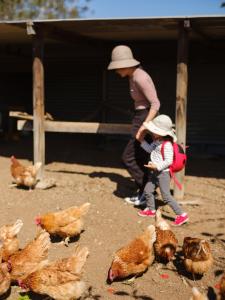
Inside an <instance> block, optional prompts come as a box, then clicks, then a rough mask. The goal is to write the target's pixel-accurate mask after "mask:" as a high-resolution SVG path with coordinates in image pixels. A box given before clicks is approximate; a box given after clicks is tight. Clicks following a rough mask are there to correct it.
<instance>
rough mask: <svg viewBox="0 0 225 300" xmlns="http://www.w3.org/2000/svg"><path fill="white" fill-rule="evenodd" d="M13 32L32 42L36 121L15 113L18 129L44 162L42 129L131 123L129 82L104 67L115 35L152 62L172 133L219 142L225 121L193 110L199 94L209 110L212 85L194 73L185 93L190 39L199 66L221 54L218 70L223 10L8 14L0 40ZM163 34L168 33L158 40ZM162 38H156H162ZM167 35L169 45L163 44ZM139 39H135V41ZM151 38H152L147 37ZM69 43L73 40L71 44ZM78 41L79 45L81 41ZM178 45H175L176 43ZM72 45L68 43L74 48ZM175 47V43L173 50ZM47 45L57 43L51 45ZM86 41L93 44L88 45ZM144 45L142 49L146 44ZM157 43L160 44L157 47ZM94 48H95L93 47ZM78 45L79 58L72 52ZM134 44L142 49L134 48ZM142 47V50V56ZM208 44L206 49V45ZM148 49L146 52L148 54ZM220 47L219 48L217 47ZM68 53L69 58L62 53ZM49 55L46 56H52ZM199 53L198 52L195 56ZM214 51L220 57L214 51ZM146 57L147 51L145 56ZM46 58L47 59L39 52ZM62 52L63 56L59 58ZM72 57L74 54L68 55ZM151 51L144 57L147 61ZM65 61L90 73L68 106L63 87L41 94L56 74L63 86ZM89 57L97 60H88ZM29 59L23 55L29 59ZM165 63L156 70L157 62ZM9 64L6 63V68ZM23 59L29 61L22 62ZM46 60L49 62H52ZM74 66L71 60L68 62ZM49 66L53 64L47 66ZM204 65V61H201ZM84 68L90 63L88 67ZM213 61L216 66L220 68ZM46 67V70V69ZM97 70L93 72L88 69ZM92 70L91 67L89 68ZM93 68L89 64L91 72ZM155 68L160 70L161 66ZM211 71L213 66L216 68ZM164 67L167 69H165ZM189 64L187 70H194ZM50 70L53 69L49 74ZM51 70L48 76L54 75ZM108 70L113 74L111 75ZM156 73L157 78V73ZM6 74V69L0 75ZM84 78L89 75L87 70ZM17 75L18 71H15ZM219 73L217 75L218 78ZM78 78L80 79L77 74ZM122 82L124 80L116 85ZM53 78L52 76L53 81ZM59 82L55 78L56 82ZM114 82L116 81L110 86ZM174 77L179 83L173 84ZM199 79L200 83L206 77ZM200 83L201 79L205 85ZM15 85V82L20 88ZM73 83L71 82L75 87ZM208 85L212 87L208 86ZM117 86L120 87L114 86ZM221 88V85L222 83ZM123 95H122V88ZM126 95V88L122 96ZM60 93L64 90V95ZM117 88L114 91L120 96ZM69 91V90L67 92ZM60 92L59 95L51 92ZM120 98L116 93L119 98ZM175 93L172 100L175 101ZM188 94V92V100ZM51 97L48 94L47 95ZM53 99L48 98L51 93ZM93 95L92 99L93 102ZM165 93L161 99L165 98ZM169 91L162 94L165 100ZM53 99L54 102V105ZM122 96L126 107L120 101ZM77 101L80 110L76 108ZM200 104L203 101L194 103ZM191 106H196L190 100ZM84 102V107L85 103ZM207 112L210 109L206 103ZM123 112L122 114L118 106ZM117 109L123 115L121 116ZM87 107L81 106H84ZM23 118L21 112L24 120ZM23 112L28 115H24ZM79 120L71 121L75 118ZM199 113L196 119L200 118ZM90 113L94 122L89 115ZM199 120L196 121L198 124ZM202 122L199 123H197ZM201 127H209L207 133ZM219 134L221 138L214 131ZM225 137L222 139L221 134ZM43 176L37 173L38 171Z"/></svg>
mask: <svg viewBox="0 0 225 300" xmlns="http://www.w3.org/2000/svg"><path fill="white" fill-rule="evenodd" d="M6 31H7V32H11V34H12V36H11V39H12V41H14V43H20V42H21V41H23V42H25V43H29V46H26V47H24V48H26V49H29V47H30V44H31V41H32V47H33V117H31V119H32V118H33V125H32V123H31V121H32V120H30V121H29V118H27V117H25V116H24V117H21V116H18V117H19V118H20V119H21V120H19V121H18V128H19V130H33V131H34V161H37V160H39V161H42V163H43V165H44V161H45V132H82V133H85V132H87V133H103V134H128V132H129V128H130V125H129V124H127V123H128V122H127V121H128V120H129V119H128V115H129V109H128V105H127V104H128V102H129V103H130V99H128V96H127V88H126V89H125V85H123V86H122V81H121V80H120V81H119V80H118V82H117V81H116V78H113V75H109V72H107V71H106V66H107V64H108V61H109V58H110V52H111V49H112V47H113V46H114V45H115V44H118V43H126V44H128V45H131V47H132V49H135V57H136V56H137V58H139V59H140V60H141V61H144V62H146V61H147V64H149V65H150V74H151V75H152V74H153V80H154V81H158V82H156V85H157V90H158V91H159V94H160V99H161V102H162V104H163V105H162V109H161V113H166V114H169V115H170V116H171V117H172V118H173V115H174V113H175V117H176V133H177V137H178V142H179V143H183V145H184V146H185V145H186V131H187V128H188V130H189V134H190V132H191V140H190V142H191V143H197V144H204V143H208V142H209V136H210V142H212V143H223V140H222V138H221V134H223V132H224V131H223V125H222V127H221V125H220V126H219V125H218V126H217V127H218V128H217V127H216V125H215V124H214V129H213V130H212V129H211V127H209V126H208V119H207V114H206V117H204V115H205V114H201V119H200V118H199V111H198V101H199V99H200V101H202V102H201V103H202V104H201V105H202V106H203V107H204V109H206V108H205V107H206V106H207V107H209V108H207V109H208V110H209V111H210V110H211V103H212V97H214V95H215V94H214V93H213V94H212V95H210V96H208V95H209V92H207V93H206V96H207V97H209V98H207V97H205V94H202V95H201V94H200V96H199V92H198V91H199V90H200V89H201V87H198V85H195V80H192V86H194V87H193V88H192V90H191V93H192V95H191V97H187V94H188V77H189V78H190V76H188V64H187V61H188V48H189V41H191V43H190V44H193V43H194V47H195V49H196V50H195V51H197V54H196V57H195V51H193V50H192V61H193V60H195V62H197V63H195V66H196V67H195V68H196V69H197V71H198V68H200V67H201V66H200V67H199V65H198V64H199V62H198V61H199V59H200V63H201V60H202V61H203V60H204V59H205V61H207V63H208V57H210V58H211V57H212V56H213V55H212V54H215V55H214V56H213V57H214V58H215V59H218V62H217V66H221V70H219V72H220V73H221V72H223V71H222V70H224V68H222V66H223V63H224V62H223V61H222V60H221V58H222V59H223V57H224V55H222V54H220V56H218V55H217V53H218V52H217V51H218V49H223V47H224V48H225V45H224V43H223V40H224V37H225V17H224V16H216V17H190V18H183V17H180V18H155V19H154V18H146V19H124V20H68V21H66V20H52V21H34V22H33V23H32V22H6V23H3V24H1V23H0V46H1V44H3V45H4V41H7V42H8V41H9V37H8V36H10V33H9V34H8V36H7V37H6V36H5V35H2V33H3V32H6ZM27 34H29V35H32V40H31V39H30V40H29V38H28V35H27ZM44 41H45V45H46V44H47V46H48V49H47V52H46V50H45V54H44V53H43V49H44ZM162 41H165V42H164V43H162ZM65 43H66V45H67V46H68V47H67V49H70V48H71V51H69V50H68V51H67V52H65V54H64V53H62V54H61V56H60V60H61V61H60V63H61V65H60V66H61V67H63V68H62V72H61V69H60V66H59V65H58V62H57V68H55V69H54V68H52V66H53V65H56V61H57V59H58V58H57V57H59V54H58V56H57V55H55V52H56V50H57V49H59V47H61V48H60V49H59V50H58V52H62V51H64V50H62V49H63V48H65ZM160 43H161V44H160ZM166 43H167V45H168V47H167V46H165V45H166ZM136 44H137V46H136ZM149 44H150V45H149ZM69 45H70V46H69ZM82 45H83V46H82ZM176 46H177V47H176ZM72 47H73V48H72ZM176 48H177V51H176ZM206 48H207V49H208V52H209V54H208V56H205V58H204V53H203V52H205V51H203V50H202V49H206ZM49 49H50V50H51V49H54V50H52V51H50V50H49ZM90 49H91V50H90ZM145 49H147V50H145ZM159 49H160V51H161V52H160V51H159ZM93 50H94V51H95V54H93V53H92V51H93ZM5 51H6V52H7V55H8V57H11V58H12V60H11V61H13V59H14V58H15V59H17V58H18V57H19V58H20V59H24V60H25V59H26V60H27V57H28V54H27V52H26V51H24V52H23V51H21V52H17V50H15V49H14V48H13V47H11V46H9V47H8V46H7V47H6V46H5ZM74 51H77V53H78V52H79V53H80V54H79V55H80V56H79V59H80V60H81V62H79V61H78V59H76V58H75V57H74V56H72V54H71V53H72V52H74ZM138 51H139V52H138ZM144 51H146V53H145V58H144ZM206 52H207V51H206ZM149 53H151V54H150V55H149ZM220 53H223V51H222V50H220ZM68 54H69V56H68V58H67V55H68ZM54 55H55V57H53V58H52V61H51V56H54ZM200 56H201V57H200ZM217 56H218V58H217ZM149 57H150V58H149ZM176 57H177V72H176V73H175V72H174V71H173V69H175V68H174V67H175V60H174V58H176ZM44 58H45V59H44ZM63 59H64V61H62V60H63ZM71 59H72V62H71ZM148 59H149V61H148ZM155 60H157V64H155V65H154V61H155ZM46 61H47V65H48V67H47V68H46V66H44V62H46ZM65 61H66V62H67V63H68V62H69V66H68V69H69V67H70V66H71V69H72V68H75V69H77V67H76V66H77V65H79V66H80V69H79V72H80V70H81V68H84V69H85V76H86V75H88V80H87V82H88V89H87V88H86V89H85V84H86V82H85V84H84V91H85V92H84V91H83V92H82V93H80V94H82V95H83V94H85V96H86V99H85V101H86V102H85V103H84V99H83V98H79V97H80V94H79V92H78V95H77V97H76V98H74V99H75V100H73V101H72V99H69V100H68V93H67V94H66V95H67V96H65V97H64V98H63V99H62V100H63V102H64V101H65V105H67V106H68V107H69V109H65V108H64V107H63V106H62V105H61V104H60V105H59V101H60V97H61V96H60V95H62V94H60V95H58V94H57V91H56V92H55V93H54V95H53V94H52V95H50V96H49V95H48V96H47V97H46V99H45V92H47V93H48V91H49V87H48V84H49V80H52V82H53V81H55V80H57V79H58V82H57V83H55V87H54V88H52V91H53V90H58V89H57V88H58V87H59V85H61V83H63V84H64V90H65V91H66V90H67V87H69V88H70V86H68V85H65V82H66V80H67V78H65V80H64V81H63V79H64V73H63V70H64V72H65V67H64V65H65ZM93 61H94V62H93ZM27 62H28V60H27ZM159 64H160V66H163V64H164V65H165V67H164V68H161V70H160V71H158V70H159V68H158V65H159ZM8 65H9V64H7V68H8ZM27 66H28V63H27ZM49 66H50V67H49ZM72 66H73V67H72ZM51 68H52V70H53V71H52V72H51V73H50V72H49V69H51ZM205 68H208V65H206V66H205ZM46 69H47V71H48V72H49V73H48V79H47V80H44V77H45V74H44V73H46V72H45V71H46ZM87 69H88V71H87ZM217 69H218V68H217ZM44 70H45V71H44ZM93 70H94V72H93ZM58 71H60V72H59V73H60V74H61V77H59V78H57V77H56V76H55V75H56V74H55V72H58ZM79 72H78V74H77V77H76V80H78V81H79V77H80V75H81V73H79ZM88 72H89V73H88ZM90 72H92V73H91V74H92V75H90ZM159 72H160V74H159ZM219 72H216V74H219ZM163 74H165V75H164V77H163ZM193 74H194V73H193V72H192V74H191V75H192V76H193ZM54 76H55V77H54ZM194 76H195V77H194V78H195V79H196V78H198V74H196V75H195V74H194ZM52 77H53V79H52ZM109 77H110V78H109ZM157 77H158V78H157ZM4 78H5V77H4ZM95 78H99V81H101V87H100V88H99V89H98V90H97V89H96V88H95V86H96V84H97V81H94V80H95ZM171 78H174V81H173V80H171ZM220 78H222V76H221V74H220V75H218V79H219V80H220ZM85 79H86V78H85ZM16 80H17V81H18V76H17V77H16ZM217 81H218V80H217ZM44 83H47V86H46V87H45V86H44ZM81 83H82V84H83V82H81ZM118 84H121V87H118ZM158 84H159V85H160V84H161V88H158ZM51 85H53V83H51ZM57 85H58V86H57ZM116 85H117V87H116V88H115V86H116ZM175 85H176V86H175ZM203 86H204V85H203ZM77 87H78V88H79V83H78V85H77ZM204 87H205V86H204ZM214 87H215V88H214V90H216V87H217V90H218V82H216V80H215V82H214ZM123 89H124V90H126V94H125V93H124V94H123V93H122V95H121V91H122V90H123ZM18 90H19V89H18ZM74 90H75V88H74V89H73V91H74ZM88 90H90V94H92V95H93V93H95V92H98V95H96V96H95V97H92V95H91V96H90V95H89V94H88ZM211 90H212V89H211ZM116 91H118V94H116ZM221 91H223V90H222V89H221ZM120 95H121V96H120ZM125 95H126V96H125ZM222 95H223V92H221V97H220V100H219V101H220V102H219V106H218V110H220V111H221V109H220V107H223V103H224V100H223V98H222ZM63 96H64V95H63ZM118 96H119V97H118ZM69 97H71V94H70V95H69ZM125 97H127V100H126V101H127V102H123V101H124V98H125ZM53 98H55V99H56V98H57V100H55V99H53ZM117 98H119V99H118V100H117ZM175 98H176V101H175ZM187 98H190V99H188V101H187ZM49 99H50V100H49ZM52 99H53V100H52ZM90 99H91V100H92V99H93V103H91V101H90ZM162 99H163V100H162ZM165 99H166V101H165ZM55 104H56V105H55ZM121 104H123V107H121ZM79 105H80V110H79ZM199 105H200V104H199ZM45 106H46V109H47V110H49V107H50V111H49V112H50V113H53V116H54V113H55V112H56V113H58V115H59V116H60V118H56V120H53V121H49V120H46V119H44V112H45ZM84 106H85V107H86V108H87V107H88V108H87V114H88V115H87V117H86V116H85V118H84V117H83V116H82V117H79V118H78V117H77V116H78V115H79V116H80V115H81V113H83V111H84V109H83V107H84ZM189 107H191V111H190V110H189V114H190V118H189V120H191V122H190V121H189V123H187V114H188V109H189ZM193 107H194V108H193ZM82 109H83V110H82ZM69 110H70V111H71V115H69V116H68V115H67V114H68V111H69ZM210 112H211V111H210ZM121 113H122V114H123V116H124V118H123V117H122V114H121ZM118 114H121V117H118ZM83 115H84V114H83ZM23 119H24V120H23ZM27 120H28V121H27ZM74 120H76V122H74ZM198 120H200V121H199V122H201V123H199V122H197V121H198ZM90 121H91V122H90ZM196 124H197V125H196ZM199 124H200V125H199ZM215 129H217V136H215V135H213V133H212V134H211V135H210V130H211V131H212V132H215ZM205 132H206V133H207V134H205ZM217 137H218V138H217ZM224 143H225V141H224ZM40 176H42V175H41V174H40ZM178 179H179V180H180V181H181V182H183V179H184V172H182V173H180V174H179V178H178ZM183 193H184V190H182V191H179V190H176V189H175V196H176V198H182V197H183Z"/></svg>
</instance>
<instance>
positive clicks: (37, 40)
mask: <svg viewBox="0 0 225 300" xmlns="http://www.w3.org/2000/svg"><path fill="white" fill-rule="evenodd" d="M43 52H44V41H43V35H42V32H41V31H37V32H36V35H34V36H33V117H34V120H33V127H34V130H33V132H34V133H33V143H34V146H33V147H34V163H36V162H39V161H40V162H41V163H42V167H41V169H40V172H39V174H38V178H39V179H42V177H43V169H44V164H45V130H44V66H43Z"/></svg>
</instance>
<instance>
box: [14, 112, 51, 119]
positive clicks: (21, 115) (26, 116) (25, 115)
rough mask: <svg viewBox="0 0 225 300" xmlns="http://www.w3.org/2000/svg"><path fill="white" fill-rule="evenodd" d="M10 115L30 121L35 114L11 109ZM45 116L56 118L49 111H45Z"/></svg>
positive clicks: (46, 117)
mask: <svg viewBox="0 0 225 300" xmlns="http://www.w3.org/2000/svg"><path fill="white" fill-rule="evenodd" d="M9 116H10V117H12V118H17V119H22V120H30V121H31V120H33V119H34V117H33V115H29V114H28V113H26V112H23V111H10V112H9ZM44 118H45V120H54V119H53V117H52V115H51V114H49V113H45V116H44Z"/></svg>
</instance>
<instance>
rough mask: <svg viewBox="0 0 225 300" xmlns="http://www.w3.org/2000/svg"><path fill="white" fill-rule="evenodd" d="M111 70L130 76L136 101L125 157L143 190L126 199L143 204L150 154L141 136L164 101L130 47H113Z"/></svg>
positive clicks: (124, 161)
mask: <svg viewBox="0 0 225 300" xmlns="http://www.w3.org/2000/svg"><path fill="white" fill-rule="evenodd" d="M108 70H115V72H116V73H117V74H119V75H120V76H121V77H122V78H124V77H128V79H129V84H130V95H131V98H132V99H133V100H134V116H133V119H132V129H131V138H130V140H129V142H128V144H127V146H126V148H125V150H124V153H123V156H122V160H123V163H124V164H125V166H126V168H127V170H128V172H129V173H130V175H131V177H132V178H133V179H134V180H135V182H136V184H137V187H138V189H139V193H138V196H137V197H127V198H125V200H126V201H127V202H129V203H132V204H135V205H140V204H141V203H140V197H141V195H142V193H143V190H144V187H145V184H146V182H147V170H146V168H145V167H144V164H146V163H147V162H148V155H147V153H146V152H145V151H144V150H143V149H142V148H141V147H140V143H139V142H138V140H137V139H139V137H140V136H141V135H144V134H145V133H146V129H145V127H144V126H143V122H149V121H151V120H152V119H154V117H155V116H156V115H157V113H158V111H159V107H160V102H159V99H158V96H157V92H156V90H155V86H154V83H153V81H152V79H151V77H150V76H149V74H148V73H146V72H145V71H144V70H143V69H142V68H141V67H140V62H139V61H137V60H136V59H135V58H134V57H133V53H132V51H131V49H130V48H129V47H128V46H124V45H119V46H116V47H115V48H114V49H113V50H112V57H111V62H110V64H109V66H108ZM142 199H143V198H142Z"/></svg>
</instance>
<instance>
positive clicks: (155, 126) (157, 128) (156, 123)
mask: <svg viewBox="0 0 225 300" xmlns="http://www.w3.org/2000/svg"><path fill="white" fill-rule="evenodd" d="M143 125H144V127H145V128H146V129H148V130H149V131H150V132H152V133H155V134H158V135H160V136H171V137H172V138H173V141H174V142H176V141H177V137H176V135H175V130H174V128H173V123H172V121H171V119H170V117H168V116H167V115H159V116H157V117H156V118H154V119H153V120H152V121H149V122H144V123H143Z"/></svg>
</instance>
